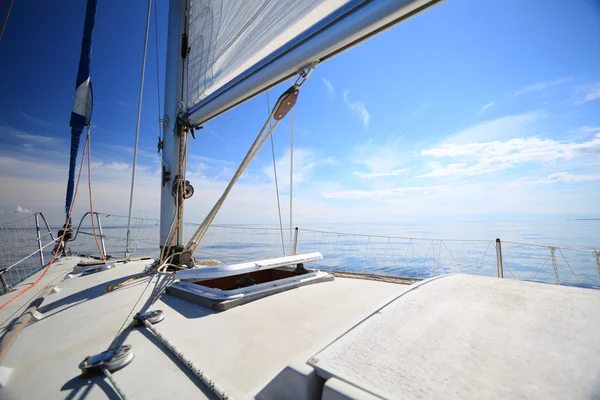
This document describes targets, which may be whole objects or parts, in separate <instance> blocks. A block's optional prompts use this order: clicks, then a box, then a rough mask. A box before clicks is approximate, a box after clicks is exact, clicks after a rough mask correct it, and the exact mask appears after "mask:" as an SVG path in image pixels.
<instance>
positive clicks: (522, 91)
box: [514, 76, 573, 97]
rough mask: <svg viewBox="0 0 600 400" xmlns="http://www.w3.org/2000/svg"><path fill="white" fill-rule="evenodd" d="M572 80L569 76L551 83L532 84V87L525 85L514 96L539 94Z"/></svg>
mask: <svg viewBox="0 0 600 400" xmlns="http://www.w3.org/2000/svg"><path fill="white" fill-rule="evenodd" d="M572 79H573V77H572V76H569V77H566V78H560V79H555V80H552V81H545V82H538V83H534V84H532V85H527V86H525V87H523V88H522V89H520V90H518V91H517V92H515V94H514V96H515V97H517V96H521V95H523V94H528V93H531V92H541V91H543V90H546V89H548V88H551V87H554V86H559V85H562V84H565V83H567V82H569V81H570V80H572Z"/></svg>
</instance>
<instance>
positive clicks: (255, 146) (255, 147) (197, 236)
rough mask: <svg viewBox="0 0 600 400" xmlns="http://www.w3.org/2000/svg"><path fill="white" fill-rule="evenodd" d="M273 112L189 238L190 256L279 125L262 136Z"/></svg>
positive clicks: (276, 123) (272, 127)
mask: <svg viewBox="0 0 600 400" xmlns="http://www.w3.org/2000/svg"><path fill="white" fill-rule="evenodd" d="M275 111H276V107H275V108H274V109H273V111H272V112H271V114H270V115H269V118H268V119H267V121H266V122H265V124H264V125H263V127H262V129H261V130H260V132H259V133H258V136H256V139H255V140H254V143H252V146H251V147H250V150H248V153H247V154H246V156H245V157H244V160H243V161H242V163H241V164H240V166H239V167H238V169H237V171H236V172H235V174H234V175H233V178H231V181H230V182H229V184H228V185H227V187H226V188H225V191H224V192H223V194H222V195H221V197H220V198H219V200H218V201H217V203H216V204H215V205H214V206H213V208H212V209H211V210H210V212H209V213H208V215H207V216H206V218H205V219H204V221H202V224H200V227H199V228H198V229H197V230H196V233H194V235H193V236H192V237H191V238H190V241H189V242H188V244H187V246H186V247H185V250H186V251H190V252H191V253H192V254H193V253H194V251H195V250H196V248H197V247H198V244H199V243H200V240H202V238H203V237H204V234H205V233H206V231H207V230H208V227H209V226H210V224H211V223H212V221H213V220H214V219H215V216H216V215H217V213H218V212H219V209H220V208H221V206H222V205H223V203H224V202H225V199H226V198H227V195H228V194H229V192H230V191H231V189H232V188H233V185H235V183H236V182H237V180H238V179H239V177H240V176H241V175H242V174H243V173H244V171H245V170H246V167H247V166H248V164H250V161H252V159H253V158H254V156H255V155H256V153H257V152H258V151H259V150H260V148H261V147H262V145H263V144H264V143H265V141H266V140H267V139H268V138H269V136H270V135H271V133H272V132H273V131H274V130H275V128H277V125H279V121H276V122H275V124H273V125H272V126H271V128H269V130H268V131H267V133H266V134H265V135H264V136H263V134H264V133H265V131H266V129H267V126H268V125H269V123H270V122H271V119H272V118H273V115H274V114H275Z"/></svg>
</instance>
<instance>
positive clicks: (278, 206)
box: [265, 91, 285, 256]
mask: <svg viewBox="0 0 600 400" xmlns="http://www.w3.org/2000/svg"><path fill="white" fill-rule="evenodd" d="M265 93H266V95H267V113H270V112H271V105H270V104H269V92H268V91H267V92H265ZM270 127H271V124H269V128H270ZM270 139H271V154H272V155H273V174H274V175H275V193H276V194H277V214H278V215H279V230H280V232H281V251H282V252H283V255H284V256H285V243H284V240H283V222H282V221H281V204H280V202H279V183H278V180H277V163H276V162H275V142H274V140H273V135H271V136H270Z"/></svg>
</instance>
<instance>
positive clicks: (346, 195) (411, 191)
mask: <svg viewBox="0 0 600 400" xmlns="http://www.w3.org/2000/svg"><path fill="white" fill-rule="evenodd" d="M446 188H447V187H446V186H444V185H440V186H416V187H396V188H389V189H375V190H342V191H336V192H324V193H321V196H322V197H324V198H326V199H370V198H394V197H403V196H408V195H411V196H413V195H430V194H433V193H436V192H439V191H441V190H444V189H446Z"/></svg>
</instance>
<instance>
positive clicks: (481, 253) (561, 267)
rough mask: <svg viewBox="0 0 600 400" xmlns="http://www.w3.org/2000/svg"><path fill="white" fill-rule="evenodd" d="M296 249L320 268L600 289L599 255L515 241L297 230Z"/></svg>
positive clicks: (587, 250)
mask: <svg viewBox="0 0 600 400" xmlns="http://www.w3.org/2000/svg"><path fill="white" fill-rule="evenodd" d="M294 243H295V245H294V248H293V250H295V251H297V252H314V251H318V252H321V253H322V254H323V260H322V261H321V262H320V266H321V267H322V268H328V269H332V270H343V271H349V272H353V271H354V272H366V273H374V274H380V275H393V276H406V277H415V278H428V277H431V276H435V275H440V274H446V273H460V272H462V273H470V274H477V275H486V276H496V277H499V278H512V279H518V280H528V281H538V282H547V283H555V284H561V285H575V286H586V287H594V288H600V251H596V250H592V249H580V248H570V247H563V246H552V245H543V244H536V243H523V242H515V241H502V240H501V239H500V238H496V239H493V240H479V239H476V240H468V239H467V240H465V239H445V238H439V239H432V238H418V237H401V236H383V235H367V234H350V233H341V232H331V231H320V230H312V229H297V233H296V235H295V239H294Z"/></svg>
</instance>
